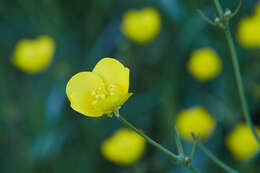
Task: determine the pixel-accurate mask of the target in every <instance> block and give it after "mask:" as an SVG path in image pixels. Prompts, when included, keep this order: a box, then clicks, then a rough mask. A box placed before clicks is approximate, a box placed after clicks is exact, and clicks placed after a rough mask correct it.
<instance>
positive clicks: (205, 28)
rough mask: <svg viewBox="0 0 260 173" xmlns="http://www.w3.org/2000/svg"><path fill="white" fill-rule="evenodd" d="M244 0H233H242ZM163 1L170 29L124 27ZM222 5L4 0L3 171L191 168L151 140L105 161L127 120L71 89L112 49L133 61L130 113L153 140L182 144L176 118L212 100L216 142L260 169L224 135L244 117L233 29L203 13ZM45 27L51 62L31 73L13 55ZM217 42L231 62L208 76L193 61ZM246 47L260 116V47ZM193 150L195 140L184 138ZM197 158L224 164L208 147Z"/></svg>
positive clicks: (0, 21) (209, 168)
mask: <svg viewBox="0 0 260 173" xmlns="http://www.w3.org/2000/svg"><path fill="white" fill-rule="evenodd" d="M256 2H257V1H256V0H247V1H244V3H243V6H242V8H241V11H240V12H239V14H238V16H237V17H235V19H234V20H233V21H232V32H233V34H234V35H235V33H236V32H237V29H236V28H237V24H238V22H239V20H240V19H241V18H242V17H245V16H248V15H251V13H252V11H253V8H254V6H255V4H256ZM237 3H238V1H235V0H230V1H227V0H226V1H225V2H224V3H223V5H224V7H230V8H232V9H233V8H235V6H236V4H237ZM143 7H154V8H156V9H157V10H158V11H159V12H160V14H161V17H162V29H161V31H160V34H159V35H158V36H157V37H156V39H155V40H153V41H152V42H151V43H149V44H147V45H144V46H139V45H136V44H135V43H133V42H132V41H131V40H128V39H127V38H126V37H125V36H123V35H122V33H121V32H120V23H121V19H122V15H123V13H124V12H125V11H127V10H128V9H131V8H136V9H140V8H143ZM198 8H200V9H202V10H203V11H204V12H205V13H206V14H207V15H209V16H210V17H212V18H213V17H214V16H215V15H216V14H217V13H216V10H215V7H214V3H213V0H130V1H125V0H87V1H83V0H74V1H68V0H38V1H33V0H11V1H10V0H1V1H0V52H1V53H0V172H1V173H17V172H21V173H23V172H24V173H34V172H37V173H46V172H53V173H65V172H70V173H72V172H73V173H103V172H113V173H114V172H116V173H132V172H133V173H143V172H145V173H146V172H148V173H175V172H176V173H186V172H189V170H188V169H186V168H184V167H182V166H178V165H176V164H175V163H174V162H173V161H171V159H170V158H168V157H167V156H166V155H164V154H163V153H160V152H159V151H158V150H156V149H155V148H153V147H152V146H150V145H147V149H146V152H145V155H144V156H143V157H142V159H141V160H140V161H138V162H137V163H135V164H134V165H132V166H129V167H121V166H118V165H115V164H113V163H110V162H109V161H107V160H105V159H104V157H103V156H102V155H101V153H100V144H101V142H102V141H103V140H104V139H106V138H107V137H109V136H111V134H112V133H113V132H114V131H115V130H117V129H118V128H119V127H121V126H122V124H121V123H120V122H119V121H118V120H117V119H116V118H108V117H106V116H104V117H102V118H98V119H94V118H88V117H85V116H83V115H80V114H79V113H77V112H75V111H73V110H72V109H71V108H70V106H69V101H68V99H67V98H66V96H65V86H66V83H67V82H68V80H69V79H70V77H71V76H72V75H74V74H76V73H77V72H80V71H88V70H91V69H92V68H93V67H94V65H95V64H96V62H98V61H99V60H100V59H101V58H102V57H114V58H116V59H118V60H120V61H121V62H122V63H123V64H124V65H125V66H127V67H129V68H130V91H132V92H133V93H134V95H133V96H132V97H131V98H130V100H128V102H127V103H126V104H124V105H123V107H122V109H121V115H122V116H124V117H125V118H126V119H128V120H129V121H130V122H132V123H133V124H135V125H136V126H137V127H138V128H141V129H143V130H144V131H145V132H146V133H147V134H148V135H149V136H151V137H152V138H153V139H155V140H157V141H160V143H161V144H163V145H164V146H167V148H169V149H170V150H172V151H174V152H177V150H176V146H175V138H174V120H175V117H176V114H177V113H178V112H179V111H180V110H181V109H183V108H187V107H190V106H193V105H202V106H204V107H206V108H207V109H208V111H209V112H210V113H211V114H212V115H213V116H214V117H215V118H216V119H217V122H218V124H217V129H216V131H215V132H214V134H213V135H212V136H211V137H210V139H209V140H207V141H206V145H207V147H208V148H209V149H210V150H211V151H213V152H214V153H216V155H217V156H218V157H219V158H221V159H222V160H223V161H224V162H226V163H228V164H230V165H232V166H233V167H236V168H239V169H240V170H241V171H242V172H247V173H251V172H255V173H256V172H260V165H259V163H260V159H259V157H258V156H256V157H255V158H254V160H253V161H250V162H243V163H241V162H237V161H235V160H233V159H232V157H231V155H230V153H229V152H228V150H227V149H226V147H225V144H224V138H225V136H226V135H227V134H228V133H229V132H230V129H231V128H232V127H233V126H234V125H235V124H237V123H238V122H241V121H243V116H242V112H241V108H240V107H241V106H240V102H239V99H238V94H237V89H236V85H235V80H234V75H233V69H232V61H231V57H230V54H229V50H228V47H227V44H226V40H225V37H224V34H223V32H222V31H221V30H220V29H219V28H215V27H212V26H209V25H208V24H207V23H206V22H205V21H203V20H202V19H201V17H200V16H199V15H198V14H197V12H196V9H198ZM42 34H48V35H50V36H52V37H53V38H54V39H55V41H56V51H55V57H54V60H53V62H52V64H51V66H50V67H49V68H48V69H47V70H46V71H45V72H43V73H41V74H39V75H26V74H25V73H23V72H22V71H20V70H19V69H16V68H15V67H14V66H13V65H12V64H11V62H10V58H11V57H12V54H13V50H14V46H15V44H16V42H17V41H18V40H20V39H23V38H34V37H37V36H39V35H42ZM205 46H206V47H207V46H210V47H212V48H214V49H215V50H216V51H217V52H218V54H219V55H220V57H221V60H222V62H223V71H222V73H221V75H220V76H219V77H217V78H216V79H214V80H212V81H210V82H207V83H200V82H198V81H196V80H194V78H192V77H191V76H190V75H189V74H188V73H187V70H186V64H187V60H188V58H189V55H190V54H191V52H192V51H193V50H195V49H197V48H200V47H205ZM237 46H238V54H239V58H240V59H239V60H240V64H241V70H242V73H243V79H244V83H245V88H246V93H247V97H248V103H249V107H250V112H251V115H252V117H253V121H254V123H255V124H259V125H260V118H259V116H260V68H259V65H260V58H259V56H260V50H259V49H258V50H257V49H253V50H248V49H244V48H242V47H240V46H239V45H237ZM184 145H185V151H186V152H189V151H190V150H191V144H190V143H189V142H186V141H184ZM193 164H194V166H195V167H197V168H199V169H200V170H201V171H202V172H212V173H215V172H220V171H222V170H221V169H220V168H218V167H217V166H215V164H214V163H212V162H211V161H210V160H209V159H208V158H207V157H206V156H205V155H204V154H203V153H202V151H200V150H199V149H198V150H196V153H195V158H194V162H193Z"/></svg>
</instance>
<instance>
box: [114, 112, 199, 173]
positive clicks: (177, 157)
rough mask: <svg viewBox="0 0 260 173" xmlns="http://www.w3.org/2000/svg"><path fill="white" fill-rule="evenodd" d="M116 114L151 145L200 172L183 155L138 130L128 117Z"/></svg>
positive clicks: (196, 172)
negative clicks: (175, 152) (173, 151)
mask: <svg viewBox="0 0 260 173" xmlns="http://www.w3.org/2000/svg"><path fill="white" fill-rule="evenodd" d="M115 116H116V117H117V118H118V119H119V120H120V121H121V122H122V123H123V124H125V125H126V126H127V127H129V128H130V129H132V130H133V131H135V132H136V133H137V134H139V135H140V136H142V137H143V138H144V139H146V141H147V142H148V143H150V144H151V145H153V146H154V147H156V148H157V149H159V150H160V151H162V152H164V153H165V154H167V155H168V156H170V157H171V158H172V159H173V160H175V161H176V162H179V163H181V164H182V165H184V166H186V167H187V168H189V169H190V170H191V171H192V172H193V173H200V171H199V170H197V169H196V168H193V167H192V166H191V165H190V164H187V162H185V160H184V158H183V156H182V157H180V156H178V155H176V154H174V153H172V152H171V151H169V150H168V149H166V148H165V147H163V146H162V145H160V144H159V143H157V142H155V141H154V140H153V139H151V138H150V137H149V136H147V135H145V134H144V133H143V132H141V131H140V130H138V129H137V128H136V127H135V126H133V125H132V124H131V123H130V122H128V121H127V120H126V119H124V118H123V117H121V116H120V114H119V113H118V112H116V113H115Z"/></svg>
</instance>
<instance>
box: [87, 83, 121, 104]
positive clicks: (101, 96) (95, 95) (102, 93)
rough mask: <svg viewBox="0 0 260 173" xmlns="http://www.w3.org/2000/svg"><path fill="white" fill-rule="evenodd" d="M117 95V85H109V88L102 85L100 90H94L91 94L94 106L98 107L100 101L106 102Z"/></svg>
mask: <svg viewBox="0 0 260 173" xmlns="http://www.w3.org/2000/svg"><path fill="white" fill-rule="evenodd" d="M115 94H116V85H114V84H109V85H108V86H105V84H104V83H102V85H100V86H99V87H98V88H96V89H93V90H92V92H91V96H92V102H91V104H92V105H96V104H97V103H99V102H100V101H103V100H105V99H106V98H107V97H110V96H113V95H115Z"/></svg>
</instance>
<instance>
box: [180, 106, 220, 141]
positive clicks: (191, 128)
mask: <svg viewBox="0 0 260 173" xmlns="http://www.w3.org/2000/svg"><path fill="white" fill-rule="evenodd" d="M176 127H177V130H178V132H179V134H180V137H182V138H184V139H186V140H189V141H192V140H193V139H192V136H191V132H193V133H194V134H195V135H196V136H198V135H199V137H200V139H205V138H207V137H208V136H210V135H211V134H212V132H213V131H214V129H215V127H216V121H215V119H214V118H213V117H212V116H211V115H210V114H209V113H208V111H207V110H206V109H205V108H203V107H200V106H194V107H192V108H189V109H186V110H182V111H181V112H180V113H179V114H178V116H177V119H176Z"/></svg>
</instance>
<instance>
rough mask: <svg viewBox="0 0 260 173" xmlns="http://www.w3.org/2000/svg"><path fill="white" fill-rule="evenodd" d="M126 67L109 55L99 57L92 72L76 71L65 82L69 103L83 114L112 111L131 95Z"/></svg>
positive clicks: (91, 114)
mask: <svg viewBox="0 0 260 173" xmlns="http://www.w3.org/2000/svg"><path fill="white" fill-rule="evenodd" d="M128 88H129V69H128V68H126V67H124V65H122V64H121V63H120V62H119V61H117V60H115V59H113V58H103V59H102V60H100V61H99V62H98V63H97V64H96V66H95V68H94V69H93V71H92V72H80V73H78V74H76V75H74V76H73V77H72V78H71V79H70V80H69V82H68V84H67V87H66V94H67V96H68V98H69V100H70V102H71V107H72V108H73V109H74V110H75V111H77V112H79V113H82V114H84V115H86V116H90V117H99V116H102V115H104V114H112V113H113V112H114V111H115V110H117V109H118V108H119V107H120V106H121V105H123V104H124V103H125V102H126V100H127V99H128V98H129V97H130V96H131V95H132V93H128Z"/></svg>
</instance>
